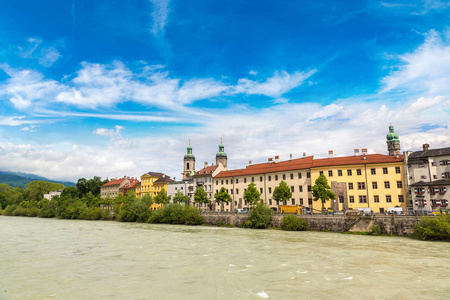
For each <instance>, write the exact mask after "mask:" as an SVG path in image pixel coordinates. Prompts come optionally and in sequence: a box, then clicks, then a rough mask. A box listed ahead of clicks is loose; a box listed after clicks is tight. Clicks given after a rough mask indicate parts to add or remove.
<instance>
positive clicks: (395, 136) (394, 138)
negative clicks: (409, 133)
mask: <svg viewBox="0 0 450 300" xmlns="http://www.w3.org/2000/svg"><path fill="white" fill-rule="evenodd" d="M386 139H387V141H386V142H387V143H389V142H398V141H399V139H398V133H396V132H394V126H392V125H391V126H389V133H388V134H387V135H386Z"/></svg>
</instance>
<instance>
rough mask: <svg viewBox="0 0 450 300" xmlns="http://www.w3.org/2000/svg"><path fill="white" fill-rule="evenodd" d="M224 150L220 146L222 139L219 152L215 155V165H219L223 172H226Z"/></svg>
mask: <svg viewBox="0 0 450 300" xmlns="http://www.w3.org/2000/svg"><path fill="white" fill-rule="evenodd" d="M224 148H225V147H224V146H223V145H222V139H220V145H219V152H217V154H216V165H219V163H221V164H222V165H223V167H224V168H225V170H227V169H228V167H227V154H226V153H225V152H224Z"/></svg>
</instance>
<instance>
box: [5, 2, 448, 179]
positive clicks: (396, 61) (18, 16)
mask: <svg viewBox="0 0 450 300" xmlns="http://www.w3.org/2000/svg"><path fill="white" fill-rule="evenodd" d="M390 123H392V125H394V126H395V131H396V132H398V133H399V135H400V140H401V145H402V150H418V149H420V148H421V145H422V144H423V143H425V142H426V143H429V144H430V145H431V148H439V147H448V146H450V129H449V125H450V2H449V1H433V0H424V1H402V0H398V1H389V0H387V1H384V2H383V1H334V0H329V1H273V0H243V1H216V0H214V1H211V0H195V1H180V0H130V1H120V0H97V1H89V0H48V1H32V0H29V1H26V0H17V1H8V0H0V170H8V171H21V172H30V173H34V174H38V175H42V176H45V177H48V178H50V179H61V180H72V181H76V180H77V179H78V178H80V177H86V178H91V177H92V176H94V175H98V176H102V177H103V178H105V177H109V178H111V177H118V176H123V175H128V176H140V175H142V174H143V173H145V172H148V171H156V172H164V173H166V174H168V175H170V176H172V177H177V178H180V177H181V176H180V175H181V171H182V168H183V155H184V154H185V152H186V146H187V145H188V143H189V139H190V140H191V145H192V147H193V152H194V154H195V156H196V160H197V169H199V168H200V167H201V166H202V165H203V162H209V163H211V162H214V160H215V154H216V153H217V151H218V145H219V143H220V138H223V143H224V145H225V151H226V152H227V154H228V161H229V166H230V168H231V169H234V168H243V167H245V162H247V161H249V160H252V161H253V162H263V161H266V160H267V158H268V157H273V156H275V155H280V158H281V159H282V160H284V159H288V157H289V154H293V156H294V157H300V156H302V154H303V152H305V153H306V154H307V155H314V156H315V157H326V156H327V155H328V150H334V153H335V155H337V156H343V155H351V154H352V153H353V149H355V148H368V149H369V153H381V154H386V153H387V148H386V141H385V140H386V134H387V133H388V127H389V124H390Z"/></svg>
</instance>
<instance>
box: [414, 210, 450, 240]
mask: <svg viewBox="0 0 450 300" xmlns="http://www.w3.org/2000/svg"><path fill="white" fill-rule="evenodd" d="M412 237H413V238H416V239H419V240H423V241H449V242H450V215H444V214H443V215H439V216H436V217H422V218H421V219H420V221H419V223H417V224H416V226H415V227H414V233H413V235H412Z"/></svg>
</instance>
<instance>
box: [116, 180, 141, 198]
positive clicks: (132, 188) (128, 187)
mask: <svg viewBox="0 0 450 300" xmlns="http://www.w3.org/2000/svg"><path fill="white" fill-rule="evenodd" d="M129 181H130V182H129V183H126V184H125V185H123V186H122V187H120V188H119V193H121V194H122V195H124V196H125V195H126V194H127V193H128V192H133V193H134V194H136V187H137V186H139V185H140V182H139V180H137V179H136V178H134V177H131V178H129Z"/></svg>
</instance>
